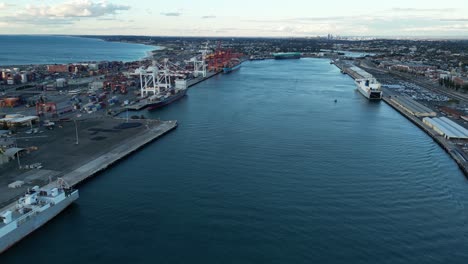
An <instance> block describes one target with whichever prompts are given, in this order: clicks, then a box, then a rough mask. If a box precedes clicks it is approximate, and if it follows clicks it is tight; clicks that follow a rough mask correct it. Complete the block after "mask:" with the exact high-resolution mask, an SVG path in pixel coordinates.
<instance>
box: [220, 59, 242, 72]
mask: <svg viewBox="0 0 468 264" xmlns="http://www.w3.org/2000/svg"><path fill="white" fill-rule="evenodd" d="M241 65H242V64H241V62H240V60H239V59H232V60H231V61H229V62H228V63H227V64H226V65H225V67H224V68H223V72H224V73H230V72H233V71H236V70H239V69H240V67H241Z"/></svg>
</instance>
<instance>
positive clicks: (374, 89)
mask: <svg viewBox="0 0 468 264" xmlns="http://www.w3.org/2000/svg"><path fill="white" fill-rule="evenodd" d="M356 85H357V88H358V91H359V92H360V93H361V94H362V95H364V96H365V97H366V98H367V99H369V100H380V99H382V89H381V84H380V83H379V82H378V81H377V79H375V78H366V79H356Z"/></svg>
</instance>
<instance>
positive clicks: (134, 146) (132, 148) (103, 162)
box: [62, 121, 177, 186]
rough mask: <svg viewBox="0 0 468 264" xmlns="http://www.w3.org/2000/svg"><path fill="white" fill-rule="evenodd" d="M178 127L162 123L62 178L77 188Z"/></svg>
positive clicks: (169, 122)
mask: <svg viewBox="0 0 468 264" xmlns="http://www.w3.org/2000/svg"><path fill="white" fill-rule="evenodd" d="M176 127H177V121H165V122H162V123H161V124H160V125H159V126H156V127H153V128H149V129H148V130H147V132H146V133H144V134H140V135H138V136H137V137H134V138H132V139H129V140H128V141H126V142H123V143H122V144H120V145H118V146H116V147H115V148H114V149H112V150H110V151H109V152H107V153H105V154H103V155H102V156H100V157H98V158H96V159H94V160H92V161H90V162H88V163H86V164H84V165H82V166H81V167H79V168H77V169H75V170H74V171H72V172H70V173H68V174H65V175H64V176H63V177H62V178H63V179H64V180H65V181H66V182H67V183H68V184H70V186H76V185H78V184H80V183H82V182H83V181H85V180H87V179H89V178H91V177H93V176H95V175H96V174H97V173H99V172H102V171H104V170H105V169H107V168H108V167H110V166H112V165H113V164H115V163H116V162H118V161H120V160H121V159H123V158H125V157H127V156H128V155H130V154H132V153H134V152H136V151H137V150H139V149H140V148H142V147H144V146H146V145H147V144H149V143H151V142H153V141H154V140H156V139H158V138H160V137H162V136H164V135H165V134H167V133H169V132H170V131H172V130H173V129H175V128H176Z"/></svg>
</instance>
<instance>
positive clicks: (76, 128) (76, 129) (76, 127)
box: [73, 119, 80, 145]
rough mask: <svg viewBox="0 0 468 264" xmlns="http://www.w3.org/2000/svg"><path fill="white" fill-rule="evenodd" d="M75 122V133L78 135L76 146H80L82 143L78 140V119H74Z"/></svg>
mask: <svg viewBox="0 0 468 264" xmlns="http://www.w3.org/2000/svg"><path fill="white" fill-rule="evenodd" d="M73 122H74V123H75V133H76V142H75V145H78V144H79V143H80V142H79V140H78V125H77V124H76V119H73Z"/></svg>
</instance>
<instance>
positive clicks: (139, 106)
mask: <svg viewBox="0 0 468 264" xmlns="http://www.w3.org/2000/svg"><path fill="white" fill-rule="evenodd" d="M220 73H221V71H218V72H208V73H207V75H206V77H198V78H194V79H191V80H188V81H187V88H190V87H192V86H195V85H197V84H199V83H201V82H203V81H206V80H208V79H210V78H212V77H213V76H216V75H218V74H220ZM147 106H148V101H147V99H143V100H141V101H139V102H137V103H135V104H132V105H128V106H126V107H125V108H124V109H122V110H121V111H119V112H118V113H117V114H116V115H118V114H119V113H122V112H124V111H125V110H129V111H140V110H142V109H144V108H146V107H147Z"/></svg>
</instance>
